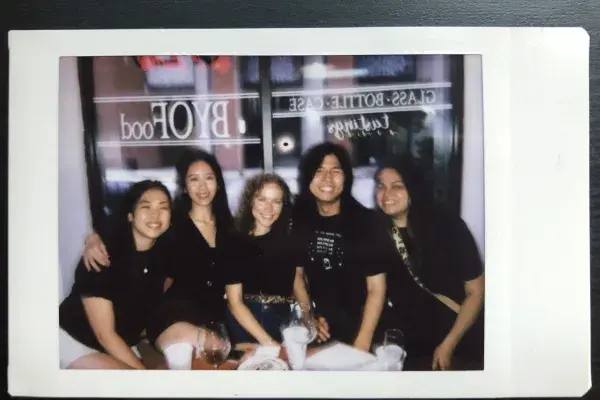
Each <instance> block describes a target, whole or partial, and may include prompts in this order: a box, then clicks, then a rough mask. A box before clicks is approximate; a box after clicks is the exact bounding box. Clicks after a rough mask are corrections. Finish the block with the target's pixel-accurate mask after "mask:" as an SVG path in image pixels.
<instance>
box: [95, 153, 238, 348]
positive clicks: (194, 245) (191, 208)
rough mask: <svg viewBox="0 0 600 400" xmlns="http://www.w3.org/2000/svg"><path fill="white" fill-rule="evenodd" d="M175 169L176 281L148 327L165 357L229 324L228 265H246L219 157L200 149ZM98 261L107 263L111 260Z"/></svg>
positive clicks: (172, 251)
mask: <svg viewBox="0 0 600 400" xmlns="http://www.w3.org/2000/svg"><path fill="white" fill-rule="evenodd" d="M175 169H176V173H177V187H178V193H177V196H176V199H175V202H174V210H173V224H172V226H171V228H170V229H169V231H168V235H167V237H166V239H167V240H168V242H166V243H165V246H166V247H167V248H168V254H169V261H170V269H169V277H170V279H169V282H168V289H167V291H166V293H165V295H164V296H163V300H162V301H161V303H160V305H159V306H158V309H157V312H156V313H155V315H154V317H153V319H152V321H151V323H149V324H148V327H147V337H148V339H149V340H150V341H151V342H152V343H154V345H155V346H156V347H157V348H158V349H159V350H161V351H163V352H165V349H167V348H168V347H169V346H171V345H173V344H177V343H183V342H185V343H189V344H192V345H195V344H196V343H197V341H198V338H199V336H200V333H201V330H202V329H204V328H202V326H203V325H204V324H207V323H208V322H218V323H224V322H225V307H226V305H225V299H224V297H225V283H226V271H227V270H228V269H229V268H228V267H227V265H228V263H236V262H240V261H241V260H239V259H237V258H236V256H237V253H236V252H235V251H231V250H232V249H235V248H236V246H237V244H238V241H237V237H238V235H237V234H236V230H235V226H234V223H233V217H232V215H231V212H230V210H229V205H228V201H227V191H226V188H225V181H224V178H223V172H222V170H221V167H220V165H219V164H218V162H217V160H216V159H215V157H214V156H213V155H211V154H209V153H207V152H205V151H202V150H199V149H193V150H187V151H186V152H184V153H183V154H182V156H181V157H180V159H179V160H178V162H177V164H176V166H175ZM92 240H93V241H92V243H91V244H88V246H87V248H86V254H85V256H86V257H87V258H88V260H91V259H95V256H96V255H97V254H98V253H99V252H100V251H101V250H102V243H101V242H100V241H99V238H98V237H97V235H95V236H94V238H93V239H92ZM96 261H97V262H100V263H101V264H107V261H109V260H106V259H104V260H102V259H101V260H97V259H96ZM88 264H90V263H88ZM191 351H192V349H191V348H190V352H191ZM190 356H191V355H190Z"/></svg>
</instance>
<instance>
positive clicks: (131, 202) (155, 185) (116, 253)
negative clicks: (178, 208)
mask: <svg viewBox="0 0 600 400" xmlns="http://www.w3.org/2000/svg"><path fill="white" fill-rule="evenodd" d="M153 189H157V190H160V191H161V192H163V193H164V194H165V196H167V199H168V201H169V208H172V206H173V202H172V199H171V193H170V192H169V189H167V187H166V186H165V185H164V184H163V183H162V182H159V181H153V180H144V181H141V182H137V183H134V184H133V185H131V186H130V187H129V189H128V190H127V191H126V192H125V194H124V195H123V198H122V200H121V202H120V204H119V206H118V207H117V211H116V213H115V214H114V219H113V222H114V225H113V230H112V233H111V234H110V237H109V238H108V243H107V245H108V246H109V247H111V248H112V249H110V254H111V257H121V256H128V255H129V254H132V252H133V251H135V249H136V247H135V241H134V239H133V231H132V228H131V222H130V221H129V219H128V215H129V214H130V213H133V212H134V211H135V208H136V207H137V205H138V203H139V201H140V199H141V198H142V196H143V195H144V193H146V192H147V191H148V190H153ZM163 234H164V233H163Z"/></svg>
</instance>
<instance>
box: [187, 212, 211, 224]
mask: <svg viewBox="0 0 600 400" xmlns="http://www.w3.org/2000/svg"><path fill="white" fill-rule="evenodd" d="M190 218H191V219H192V221H194V222H197V223H198V224H200V225H214V224H215V221H214V219H209V220H208V221H207V220H203V219H199V218H194V217H193V216H192V215H191V214H190Z"/></svg>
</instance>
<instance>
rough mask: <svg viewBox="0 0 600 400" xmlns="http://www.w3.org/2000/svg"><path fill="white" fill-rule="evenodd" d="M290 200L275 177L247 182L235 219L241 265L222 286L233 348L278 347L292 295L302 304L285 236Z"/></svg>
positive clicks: (302, 293) (291, 245) (285, 187)
mask: <svg viewBox="0 0 600 400" xmlns="http://www.w3.org/2000/svg"><path fill="white" fill-rule="evenodd" d="M291 210H292V195H291V193H290V189H289V187H288V185H287V184H286V183H285V181H284V180H283V179H282V178H281V177H279V176H278V175H275V174H260V175H257V176H255V177H253V178H251V179H250V180H248V182H246V186H245V188H244V191H243V192H242V198H241V201H240V209H239V211H238V215H237V224H238V229H239V231H240V232H241V233H242V234H244V235H247V238H248V244H247V246H246V250H245V251H246V252H247V253H246V255H245V257H244V258H245V260H246V262H244V263H239V264H236V265H235V270H234V271H232V273H231V274H230V279H229V282H228V285H227V286H226V292H227V301H228V304H229V310H230V312H229V314H228V315H229V326H230V329H231V334H232V337H233V339H234V342H236V343H252V342H258V343H260V344H263V345H266V344H272V343H279V342H281V333H280V327H281V324H282V323H283V321H284V319H285V318H286V317H287V316H288V315H289V311H290V306H289V304H290V302H292V301H293V300H292V298H291V296H292V294H295V297H296V300H298V301H299V302H301V303H303V304H308V302H309V301H308V295H307V293H306V287H305V286H304V282H303V281H300V282H296V280H295V277H296V267H297V266H298V259H297V252H296V251H295V246H294V243H293V241H292V238H291V236H290V235H289V233H290V232H289V231H290V223H291Z"/></svg>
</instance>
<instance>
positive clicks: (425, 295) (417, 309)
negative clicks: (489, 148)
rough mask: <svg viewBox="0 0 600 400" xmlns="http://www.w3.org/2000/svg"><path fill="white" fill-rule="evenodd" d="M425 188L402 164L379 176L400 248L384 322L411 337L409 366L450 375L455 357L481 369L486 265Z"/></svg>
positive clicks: (459, 224)
mask: <svg viewBox="0 0 600 400" xmlns="http://www.w3.org/2000/svg"><path fill="white" fill-rule="evenodd" d="M423 183H424V179H423V178H422V177H421V176H420V174H419V173H418V171H417V170H416V169H415V167H414V166H413V165H412V164H411V163H409V162H408V161H407V160H402V159H396V160H391V161H389V162H388V161H386V162H384V163H382V165H381V166H380V167H379V168H378V170H377V172H376V174H375V184H376V201H377V206H378V207H379V209H380V210H381V212H382V213H383V215H384V216H385V217H384V218H385V220H386V221H387V223H386V225H387V229H388V232H389V234H390V237H391V240H390V241H389V246H391V247H392V248H393V249H394V250H395V251H396V260H395V262H394V264H393V268H390V270H389V271H388V276H387V278H388V280H387V283H388V285H387V289H388V301H387V307H386V310H385V314H386V319H387V321H386V322H387V323H388V324H391V325H393V326H394V327H400V326H401V327H402V330H403V331H404V332H405V334H406V336H407V337H408V338H407V339H408V340H407V341H408V343H407V353H408V357H407V360H406V363H405V369H434V370H435V369H441V370H448V369H451V368H452V367H453V360H456V359H457V358H458V361H460V362H459V363H457V364H463V365H464V367H461V366H460V365H457V367H458V368H461V369H473V368H475V369H481V368H482V367H483V365H482V361H483V316H482V309H483V302H484V286H485V285H484V273H483V263H482V261H481V259H480V256H479V251H478V249H477V245H476V243H475V240H474V239H473V236H472V235H471V232H470V231H469V229H468V228H467V226H466V225H465V223H464V221H463V220H462V219H461V218H460V217H458V216H453V215H451V214H449V213H448V212H444V211H442V210H440V209H439V208H437V207H434V205H433V201H432V200H431V199H430V198H429V197H430V196H427V195H426V192H425V191H424V190H423V187H422V186H423V185H422V184H423ZM388 308H389V309H388ZM387 316H389V318H387ZM465 362H466V363H465Z"/></svg>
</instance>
